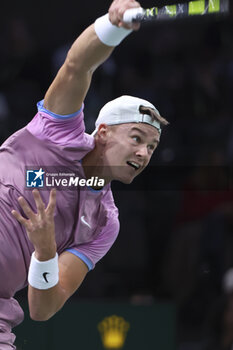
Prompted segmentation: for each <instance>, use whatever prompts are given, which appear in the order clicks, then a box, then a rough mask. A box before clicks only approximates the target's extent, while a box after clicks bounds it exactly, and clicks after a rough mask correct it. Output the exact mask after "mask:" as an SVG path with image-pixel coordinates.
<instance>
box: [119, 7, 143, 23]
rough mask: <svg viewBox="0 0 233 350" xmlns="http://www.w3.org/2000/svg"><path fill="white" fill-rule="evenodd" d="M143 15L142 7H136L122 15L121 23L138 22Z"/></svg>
mask: <svg viewBox="0 0 233 350" xmlns="http://www.w3.org/2000/svg"><path fill="white" fill-rule="evenodd" d="M144 14H145V10H144V9H143V8H142V7H136V8H133V9H128V10H126V11H125V13H124V15H123V22H126V23H132V22H133V21H137V20H138V21H140V20H141V19H142V18H143V17H144Z"/></svg>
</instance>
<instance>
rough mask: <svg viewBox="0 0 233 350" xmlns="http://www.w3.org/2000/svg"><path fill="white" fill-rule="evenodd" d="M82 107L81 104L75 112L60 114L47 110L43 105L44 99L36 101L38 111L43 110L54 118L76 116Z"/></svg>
mask: <svg viewBox="0 0 233 350" xmlns="http://www.w3.org/2000/svg"><path fill="white" fill-rule="evenodd" d="M82 108H83V106H82V107H81V108H80V109H79V110H78V111H77V112H75V113H72V114H67V115H60V114H56V113H53V112H50V111H49V110H47V109H46V108H45V107H44V100H41V101H39V102H38V103H37V109H38V112H44V113H47V114H49V115H51V117H54V118H57V119H69V118H73V117H75V116H77V115H78V114H79V113H80V112H81V111H82Z"/></svg>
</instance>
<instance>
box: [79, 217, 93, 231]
mask: <svg viewBox="0 0 233 350" xmlns="http://www.w3.org/2000/svg"><path fill="white" fill-rule="evenodd" d="M81 221H82V222H83V223H84V225H86V226H88V227H89V228H91V225H90V224H88V222H86V220H85V216H84V215H83V216H81Z"/></svg>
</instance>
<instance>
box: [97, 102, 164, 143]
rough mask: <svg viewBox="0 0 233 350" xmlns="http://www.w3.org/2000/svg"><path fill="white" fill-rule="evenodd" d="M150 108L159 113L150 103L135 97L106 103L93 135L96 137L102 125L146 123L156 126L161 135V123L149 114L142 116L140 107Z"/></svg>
mask: <svg viewBox="0 0 233 350" xmlns="http://www.w3.org/2000/svg"><path fill="white" fill-rule="evenodd" d="M141 106H143V107H150V108H152V109H154V110H155V112H156V113H158V114H159V115H160V113H159V111H158V110H157V109H156V108H155V106H154V105H152V104H151V103H150V102H148V101H146V100H143V99H141V98H138V97H133V96H127V95H124V96H121V97H118V98H116V99H115V100H112V101H110V102H108V103H106V104H105V105H104V106H103V107H102V109H101V110H100V112H99V115H98V118H97V119H96V122H95V130H94V131H93V133H92V134H91V135H92V136H94V135H95V134H96V133H97V131H98V127H99V125H100V124H107V125H116V124H125V123H146V124H150V125H152V126H154V127H155V128H156V129H157V130H158V131H159V133H161V127H160V123H159V122H158V121H157V120H154V119H153V118H152V117H151V116H150V115H148V114H142V113H141V112H140V110H139V109H140V107H141Z"/></svg>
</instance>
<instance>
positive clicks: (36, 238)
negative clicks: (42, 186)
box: [12, 189, 57, 261]
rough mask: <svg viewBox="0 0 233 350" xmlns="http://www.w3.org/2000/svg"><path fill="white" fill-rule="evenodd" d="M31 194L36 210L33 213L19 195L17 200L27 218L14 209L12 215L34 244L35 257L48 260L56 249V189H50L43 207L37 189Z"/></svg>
mask: <svg viewBox="0 0 233 350" xmlns="http://www.w3.org/2000/svg"><path fill="white" fill-rule="evenodd" d="M32 194H33V197H34V200H35V203H36V208H37V212H36V213H34V212H33V211H32V210H31V208H30V207H29V205H28V203H27V202H26V200H25V199H24V198H23V197H19V198H18V202H19V204H20V206H21V208H22V209H23V211H24V213H25V215H26V217H27V218H28V219H25V218H24V217H23V216H22V215H20V214H19V213H18V212H17V211H16V210H12V215H13V216H14V217H15V218H16V220H18V222H19V223H20V224H21V225H23V226H24V227H25V229H26V231H27V235H28V238H29V240H30V241H31V242H32V244H33V245H34V248H35V256H36V258H37V259H38V260H41V261H43V260H49V259H52V258H53V257H54V256H55V254H56V250H57V246H56V241H55V224H54V211H55V207H56V190H55V189H53V190H51V192H50V196H49V203H48V206H47V207H45V204H44V202H43V201H42V199H41V196H40V193H39V191H38V190H36V189H35V190H33V191H32Z"/></svg>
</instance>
